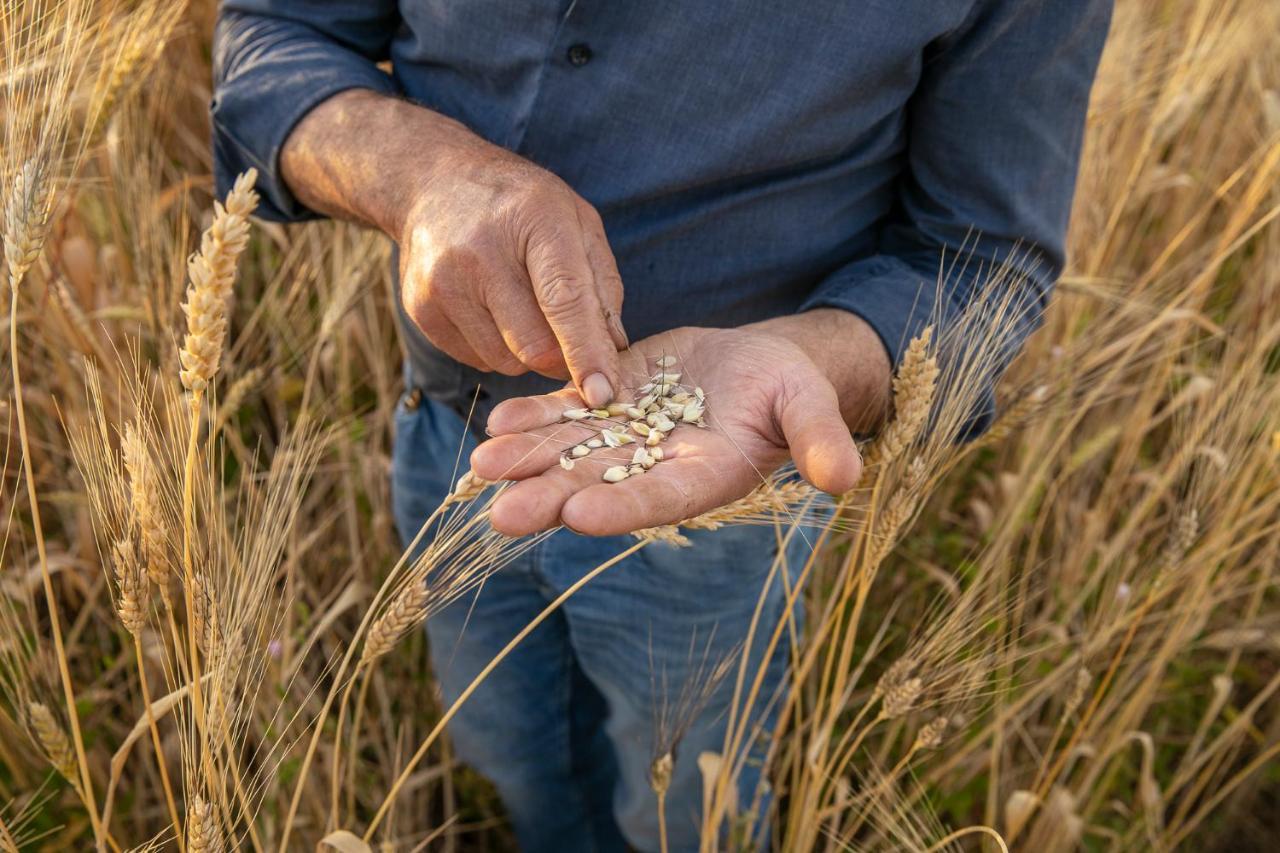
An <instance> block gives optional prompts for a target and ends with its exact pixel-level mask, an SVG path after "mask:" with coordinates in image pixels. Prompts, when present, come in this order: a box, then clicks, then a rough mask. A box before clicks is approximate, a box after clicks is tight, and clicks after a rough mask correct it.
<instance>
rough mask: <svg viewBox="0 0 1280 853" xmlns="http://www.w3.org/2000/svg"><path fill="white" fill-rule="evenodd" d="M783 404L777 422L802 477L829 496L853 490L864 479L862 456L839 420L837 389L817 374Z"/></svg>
mask: <svg viewBox="0 0 1280 853" xmlns="http://www.w3.org/2000/svg"><path fill="white" fill-rule="evenodd" d="M794 389H795V390H793V391H792V392H791V393H790V394H788V396H787V397H786V398H785V399H784V400H783V401H782V404H781V411H780V412H779V413H778V420H779V422H780V423H781V425H782V435H783V438H784V439H786V442H787V444H788V445H789V446H790V448H791V458H792V459H793V460H795V463H796V468H797V469H799V471H800V475H801V476H802V477H804V478H805V479H806V480H808V481H809V482H810V483H812V484H813V485H814V486H816V487H817V488H819V489H821V490H822V491H824V492H827V493H829V494H833V495H838V494H843V493H845V492H847V491H850V490H851V489H853V487H854V486H856V485H857V484H858V480H859V478H861V477H862V455H861V454H860V453H858V446H857V445H856V444H854V442H853V435H852V434H851V433H850V432H849V427H848V425H847V424H846V423H845V422H844V419H843V418H842V417H840V401H839V398H838V397H837V396H836V389H835V388H833V387H832V386H831V383H830V382H828V381H827V380H826V379H825V378H824V377H822V376H820V375H817V374H816V373H815V374H814V375H813V376H812V377H810V378H808V379H806V380H804V381H801V382H798V383H797V384H796V385H795V386H794Z"/></svg>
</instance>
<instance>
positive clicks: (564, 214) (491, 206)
mask: <svg viewBox="0 0 1280 853" xmlns="http://www.w3.org/2000/svg"><path fill="white" fill-rule="evenodd" d="M280 162H281V169H282V172H283V174H284V177H285V180H286V182H287V183H288V185H289V187H290V189H291V190H293V192H294V194H295V195H296V196H297V197H298V199H299V200H300V201H301V202H302V203H303V204H306V205H307V206H308V207H311V208H313V209H315V210H320V211H323V212H325V213H329V214H331V215H335V216H340V217H343V218H348V219H356V220H360V221H363V222H366V223H369V224H372V225H376V226H378V227H380V228H382V229H383V230H384V231H386V232H387V234H388V235H389V236H391V237H392V238H393V239H395V240H396V241H397V242H398V243H399V245H400V281H401V298H402V300H403V302H404V307H405V309H406V311H407V312H408V314H409V316H410V317H411V318H412V319H413V321H414V322H415V323H416V324H417V325H418V327H419V328H420V329H421V330H422V332H423V333H424V334H425V335H426V336H427V338H428V340H430V341H431V342H432V343H433V344H434V345H435V346H436V347H438V348H439V349H441V350H443V351H444V352H446V353H448V354H449V355H450V356H452V357H453V358H455V359H457V360H458V361H461V362H463V363H465V364H468V365H470V366H472V367H475V368H478V369H480V370H493V371H498V372H501V373H505V374H509V375H516V374H520V373H524V372H526V371H528V370H533V371H536V372H538V373H542V374H544V375H547V376H553V377H557V378H571V379H572V380H573V382H574V384H575V385H576V386H577V388H578V390H579V392H580V393H581V394H582V396H583V398H584V399H586V400H587V402H588V403H589V404H590V405H592V406H603V405H605V404H606V403H607V402H608V401H609V400H610V399H611V398H612V397H613V395H614V393H615V391H616V390H617V389H618V388H619V387H620V383H621V380H620V375H619V367H618V356H617V350H618V349H624V348H625V347H626V346H627V340H626V334H625V333H624V331H623V329H622V324H621V321H620V317H621V311H622V279H621V277H620V276H619V275H618V268H617V264H616V263H615V261H614V258H613V252H612V251H611V250H610V248H609V244H608V242H607V240H606V238H605V233H604V226H603V224H602V223H601V221H600V216H599V214H597V213H596V211H595V209H594V208H593V207H592V206H591V205H590V204H588V203H587V202H586V201H584V200H583V199H582V198H581V197H580V196H579V195H577V194H576V193H575V192H574V191H573V190H572V189H570V188H569V186H568V185H567V184H565V183H564V181H562V180H560V179H559V178H558V177H556V176H555V175H552V174H551V173H550V172H548V171H546V170H545V169H541V168H539V167H538V166H535V165H534V164H532V163H530V162H529V161H527V160H524V159H522V158H520V157H518V156H516V155H515V154H512V153H511V152H509V151H507V150H505V149H503V148H500V147H498V146H496V145H492V144H490V143H488V142H486V141H484V140H483V139H481V138H479V137H478V136H476V135H475V134H473V133H471V132H470V131H469V130H467V129H466V128H465V127H463V126H462V125H460V124H458V123H457V122H455V121H452V120H451V119H448V118H445V117H444V116H441V115H439V114H438V113H434V112H432V111H430V110H427V109H424V108H423V107H419V106H416V105H414V104H410V103H408V102H406V101H400V100H396V99H392V98H388V97H385V96H383V95H379V94H377V93H374V92H370V91H365V90H351V91H347V92H342V93H340V94H338V95H335V96H334V97H332V98H330V99H328V100H327V101H325V102H324V103H322V104H321V105H320V106H318V107H316V108H315V109H314V110H312V111H311V112H310V113H308V114H307V116H306V118H304V119H303V120H302V121H301V122H300V123H299V124H298V126H297V128H295V130H294V131H293V133H291V134H290V136H289V138H288V140H287V141H286V143H285V146H284V150H283V151H282V153H281V158H280Z"/></svg>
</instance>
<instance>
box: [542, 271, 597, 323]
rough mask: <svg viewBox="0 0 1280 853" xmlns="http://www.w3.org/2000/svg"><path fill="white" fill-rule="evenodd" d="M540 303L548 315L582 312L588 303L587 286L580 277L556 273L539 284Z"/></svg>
mask: <svg viewBox="0 0 1280 853" xmlns="http://www.w3.org/2000/svg"><path fill="white" fill-rule="evenodd" d="M537 294H538V303H539V304H540V305H541V306H542V308H543V310H544V311H545V312H546V313H547V314H548V315H552V314H555V315H565V314H573V313H576V312H578V311H581V310H582V309H583V307H584V304H585V302H586V286H585V283H584V282H583V280H582V278H581V277H580V276H577V275H574V274H573V273H569V272H563V271H561V272H554V273H552V274H551V275H548V276H547V277H546V278H543V279H542V280H540V281H539V282H538V284H537Z"/></svg>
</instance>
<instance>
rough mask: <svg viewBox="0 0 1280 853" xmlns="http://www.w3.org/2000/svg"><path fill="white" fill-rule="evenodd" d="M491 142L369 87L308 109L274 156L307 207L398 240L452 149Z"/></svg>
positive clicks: (453, 154) (450, 160) (452, 158)
mask: <svg viewBox="0 0 1280 853" xmlns="http://www.w3.org/2000/svg"><path fill="white" fill-rule="evenodd" d="M484 146H488V147H492V146H489V143H487V142H485V141H484V140H482V139H480V138H479V137H477V136H476V135H475V134H473V133H472V132H471V131H469V130H467V128H465V127H464V126H463V125H461V124H460V123H458V122H456V121H454V120H452V119H450V118H446V117H445V116H442V115H440V114H439V113H436V112H433V111H431V110H429V109H426V108H425V107H420V106H417V105H416V104H412V103H410V102H408V101H405V100H401V99H399V98H392V97H388V96H386V95H383V94H381V93H379V92H373V91H370V90H368V89H350V90H347V91H345V92H340V93H338V94H337V95H334V96H333V97H332V98H329V99H328V100H326V101H324V102H323V103H321V104H320V105H319V106H318V107H316V108H315V109H313V110H312V111H311V112H309V113H308V114H307V115H306V117H305V118H303V120H302V121H301V122H299V123H298V126H297V127H296V128H294V130H293V132H292V133H291V134H290V135H289V137H288V139H287V140H286V142H285V145H284V148H283V150H282V151H281V153H280V169H281V174H282V176H283V177H284V180H285V183H286V184H287V185H288V187H289V189H290V190H291V191H292V192H293V193H294V195H296V196H297V198H298V200H299V201H301V202H302V203H303V204H305V205H306V206H307V207H309V208H311V209H312V210H316V211H319V212H321V213H325V214H327V215H329V216H333V217H337V218H340V219H347V220H354V221H356V222H361V223H364V224H366V225H372V226H374V227H376V228H379V229H381V230H382V231H384V232H386V233H387V234H388V235H390V236H391V237H392V238H393V239H397V240H398V239H400V237H401V235H402V234H403V233H404V228H405V223H406V220H407V218H408V216H409V212H410V211H411V209H412V207H413V204H414V202H415V200H416V199H417V198H418V197H419V196H420V194H421V191H422V190H423V189H424V188H425V187H426V186H428V185H429V184H430V183H431V182H432V181H433V180H435V179H436V176H437V175H440V174H442V173H443V171H444V170H446V169H448V168H450V165H449V164H451V163H455V162H458V161H459V160H460V158H459V157H458V154H460V153H466V152H468V151H474V150H475V149H476V148H479V147H484Z"/></svg>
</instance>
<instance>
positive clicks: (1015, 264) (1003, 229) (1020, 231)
mask: <svg viewBox="0 0 1280 853" xmlns="http://www.w3.org/2000/svg"><path fill="white" fill-rule="evenodd" d="M1111 5H1112V4H1111V0H1074V1H1073V2H1065V3H1064V2H1058V0H990V2H984V1H983V0H979V2H978V3H976V5H975V8H974V11H973V12H972V13H971V14H970V16H969V18H968V19H967V20H966V21H965V22H964V24H963V25H962V26H961V27H960V28H958V29H957V30H956V31H955V32H953V33H950V34H948V35H947V36H946V37H945V38H944V39H942V40H940V41H939V42H937V43H936V44H934V45H932V46H931V47H930V49H929V51H928V52H927V54H926V56H925V63H924V67H923V71H922V77H921V81H920V83H919V85H918V87H917V89H916V91H915V92H914V93H913V94H912V96H911V102H910V105H909V109H908V143H907V168H906V171H905V174H904V177H903V179H902V181H901V184H900V187H899V192H898V204H897V209H896V211H895V213H894V215H893V216H892V218H891V219H890V221H889V222H887V223H886V225H885V227H884V228H883V230H882V231H881V234H880V241H879V246H878V250H877V254H875V255H873V256H871V257H869V258H864V259H862V260H859V261H856V262H854V263H852V264H850V265H848V266H846V267H843V268H841V269H839V270H837V271H836V272H834V273H833V274H832V275H830V276H829V277H828V278H827V279H826V280H825V281H824V282H823V283H822V284H821V285H820V286H819V287H818V288H817V289H816V290H815V292H814V293H813V294H812V295H811V296H810V298H809V299H808V300H807V301H806V303H805V304H804V305H803V307H802V310H809V309H813V308H820V307H835V308H842V309H845V310H847V311H851V312H853V313H855V314H857V315H859V316H861V317H862V318H863V319H865V320H866V321H867V322H868V323H869V324H870V325H871V326H872V327H873V328H874V329H875V330H876V332H877V334H878V335H879V336H880V338H881V340H882V341H883V342H884V345H885V347H886V349H887V350H888V351H889V353H890V356H891V358H892V359H893V361H894V363H895V364H896V363H897V362H898V360H899V357H900V355H901V354H902V353H903V352H904V351H905V348H906V344H907V343H908V342H910V340H911V339H912V338H913V337H915V336H916V335H918V334H919V333H920V332H921V331H923V329H924V327H925V326H927V325H928V324H929V323H930V322H934V321H937V322H939V323H940V325H941V326H942V327H943V328H942V330H941V333H945V330H946V327H947V325H948V323H951V322H954V321H955V319H956V318H957V317H958V316H959V315H960V314H961V312H963V311H964V310H965V309H966V307H968V306H969V305H970V303H971V302H972V300H973V299H974V298H975V296H976V295H977V294H979V293H982V294H983V297H982V298H983V299H992V300H995V301H996V302H1001V303H1005V304H1007V305H1008V306H1009V307H1010V308H1011V309H1013V311H1014V314H1015V316H1016V321H1015V322H1013V324H1012V328H1002V330H1001V332H1002V337H1001V340H1000V341H999V342H998V345H999V348H1000V353H999V355H998V357H997V358H996V359H995V360H994V362H993V363H992V369H991V370H989V371H984V375H985V376H986V377H987V379H986V383H985V384H986V387H984V388H982V389H979V402H978V404H977V406H976V407H975V411H974V412H973V414H972V420H971V422H970V425H969V427H968V429H967V432H968V433H969V434H976V433H978V432H980V431H981V430H983V429H985V428H986V427H987V426H989V425H990V422H991V420H992V418H993V417H994V414H995V395H994V383H995V381H996V380H997V379H998V378H999V375H1000V373H1002V372H1003V370H1004V368H1005V367H1007V366H1008V363H1009V362H1010V361H1011V360H1012V359H1013V357H1014V355H1016V354H1017V352H1018V350H1019V349H1020V348H1021V346H1022V344H1023V343H1024V342H1025V340H1026V337H1027V336H1028V335H1029V334H1030V333H1031V332H1032V331H1033V330H1034V329H1035V328H1036V327H1037V326H1038V325H1039V323H1040V320H1041V315H1042V314H1043V309H1044V307H1045V305H1046V303H1047V301H1048V298H1049V295H1050V291H1051V289H1052V286H1053V282H1054V281H1055V280H1056V278H1057V277H1058V275H1059V274H1060V273H1061V271H1062V267H1063V264H1064V260H1065V259H1064V255H1065V242H1066V230H1067V219H1068V216H1069V214H1070V210H1071V201H1072V196H1073V194H1074V190H1075V182H1076V174H1077V170H1078V167H1079V159H1080V148H1081V143H1082V138H1083V135H1084V123H1085V115H1086V112H1087V110H1088V102H1089V92H1090V89H1091V87H1092V84H1093V78H1094V74H1095V72H1096V70H1097V64H1098V58H1099V56H1100V54H1101V51H1102V45H1103V42H1104V41H1105V39H1106V33H1107V29H1108V26H1109V22H1110V17H1111ZM997 269H999V270H1004V273H1005V274H1003V275H1000V276H996V277H994V279H993V276H992V273H993V271H994V270H997ZM993 281H994V283H992V282H993ZM989 287H999V288H1005V290H1004V292H1002V293H990V292H989V290H988V288H989ZM1009 288H1013V289H1014V290H1012V291H1011V290H1009ZM1006 316H1008V314H1007V313H1006Z"/></svg>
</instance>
